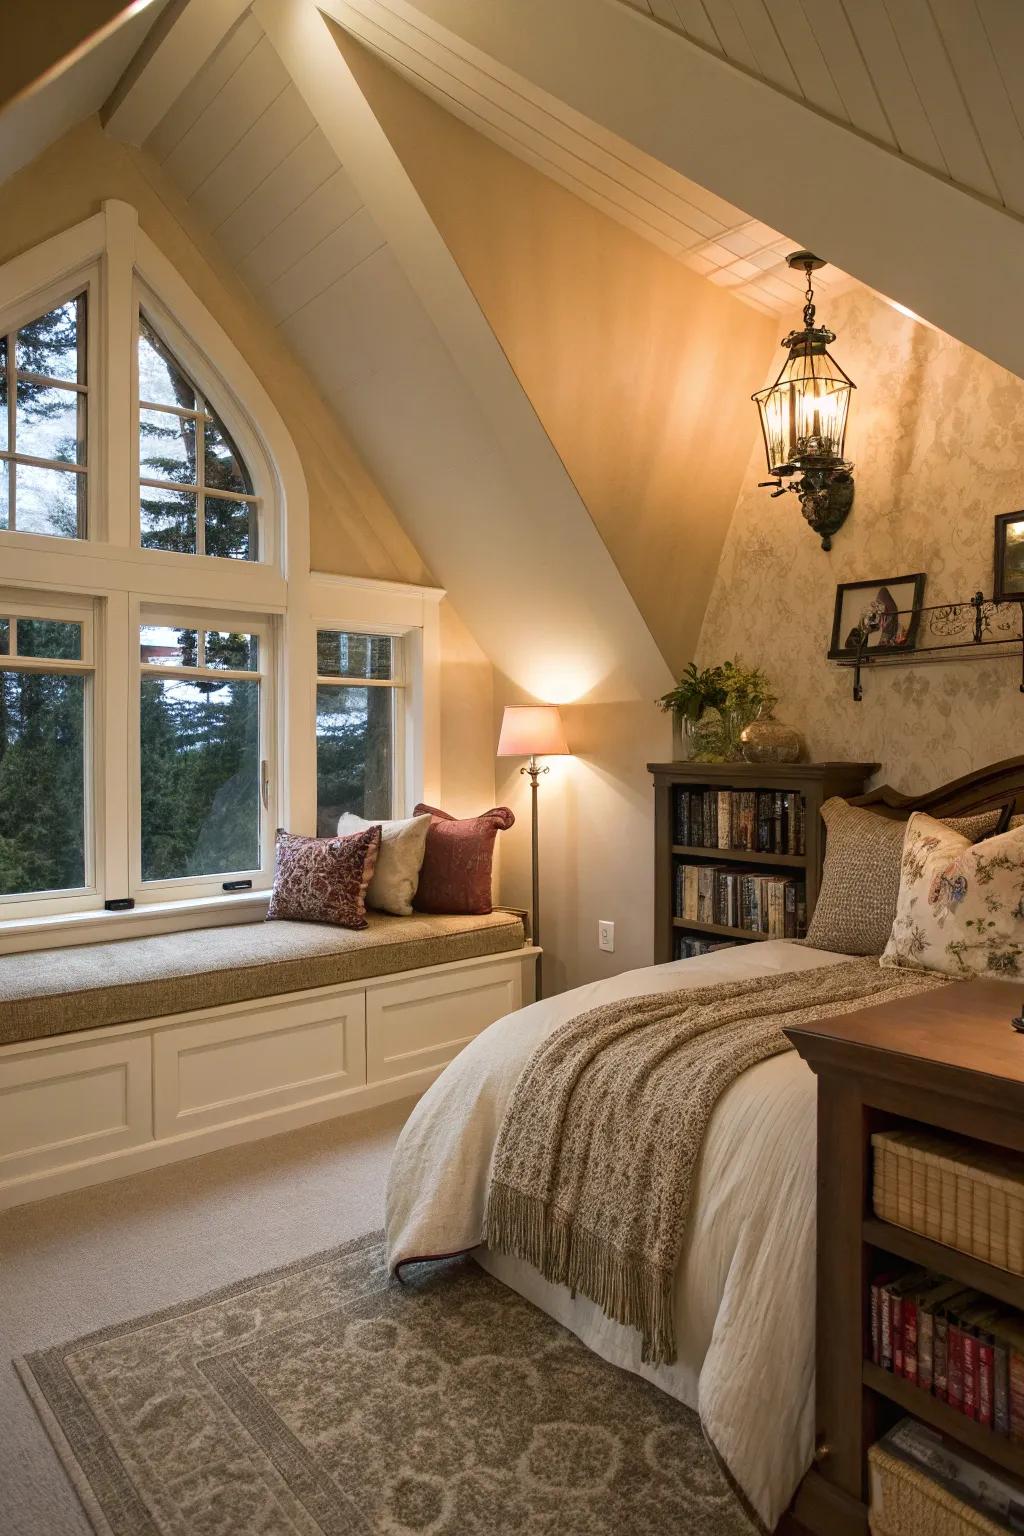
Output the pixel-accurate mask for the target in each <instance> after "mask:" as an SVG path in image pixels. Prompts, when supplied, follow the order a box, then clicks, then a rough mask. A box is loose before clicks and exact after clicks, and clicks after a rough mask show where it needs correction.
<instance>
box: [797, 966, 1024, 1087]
mask: <svg viewBox="0 0 1024 1536" xmlns="http://www.w3.org/2000/svg"><path fill="white" fill-rule="evenodd" d="M1022 1007H1024V980H1021V981H1018V982H1016V983H1014V982H1012V981H961V982H953V983H952V984H951V985H950V986H948V987H942V988H939V989H937V990H935V991H931V992H923V993H921V994H920V995H919V996H916V997H907V998H902V999H901V1000H900V1001H899V1002H892V1003H880V1004H877V1005H876V1006H874V1007H872V1008H864V1009H861V1010H860V1011H858V1012H857V1013H847V1014H843V1015H842V1016H840V1017H839V1018H834V1019H822V1020H821V1021H820V1022H818V1023H814V1024H806V1025H801V1026H800V1028H798V1029H793V1030H787V1031H786V1033H787V1034H788V1035H789V1038H790V1039H791V1040H792V1041H793V1043H794V1045H795V1046H796V1048H797V1050H798V1051H799V1052H800V1054H801V1056H803V1057H804V1058H805V1059H806V1060H807V1061H808V1062H810V1064H811V1066H813V1067H815V1069H816V1070H817V1069H818V1068H819V1067H826V1066H833V1067H835V1066H839V1065H845V1067H846V1068H847V1069H848V1070H849V1069H853V1070H858V1069H860V1068H862V1067H863V1069H864V1070H866V1071H869V1072H872V1073H873V1074H878V1073H881V1072H890V1073H892V1074H893V1076H894V1077H898V1078H903V1079H906V1078H907V1077H908V1076H910V1075H916V1076H917V1077H918V1078H919V1079H920V1080H922V1081H927V1080H931V1082H932V1083H933V1084H935V1085H936V1086H937V1082H936V1079H939V1078H944V1079H945V1080H946V1081H945V1084H944V1086H946V1087H949V1086H951V1080H953V1079H956V1078H959V1079H960V1080H961V1082H962V1081H963V1080H964V1078H965V1077H966V1076H967V1075H972V1076H973V1075H978V1076H982V1077H986V1078H989V1079H992V1078H995V1079H998V1080H999V1082H1000V1083H1001V1084H1003V1085H1004V1086H1005V1088H1006V1089H1007V1090H1008V1091H1009V1093H1011V1094H1012V1096H1013V1097H1014V1098H1017V1096H1018V1094H1019V1093H1020V1092H1021V1091H1024V1034H1018V1033H1017V1031H1016V1030H1014V1029H1012V1028H1011V1027H1010V1019H1011V1018H1012V1017H1013V1016H1014V1015H1015V1014H1020V1012H1021V1010H1022Z"/></svg>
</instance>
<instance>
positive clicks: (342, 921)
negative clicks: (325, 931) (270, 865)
mask: <svg viewBox="0 0 1024 1536" xmlns="http://www.w3.org/2000/svg"><path fill="white" fill-rule="evenodd" d="M379 848H380V827H378V826H373V827H367V829H366V831H365V832H357V833H356V834H355V836H354V837H296V836H294V835H293V834H292V833H291V832H285V831H284V830H283V829H282V828H280V827H279V828H278V831H277V846H276V850H275V858H274V889H273V891H272V892H271V894H270V906H269V907H268V908H267V917H268V918H286V919H288V920H289V921H290V922H293V923H333V924H334V925H335V926H336V927H338V928H365V927H366V888H367V886H368V885H369V883H370V880H371V879H372V877H373V871H374V866H375V865H376V863H377V851H378V849H379Z"/></svg>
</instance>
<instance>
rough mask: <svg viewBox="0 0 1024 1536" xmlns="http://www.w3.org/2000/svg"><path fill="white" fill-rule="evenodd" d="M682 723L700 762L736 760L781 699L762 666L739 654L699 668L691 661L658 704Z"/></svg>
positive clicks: (686, 737)
mask: <svg viewBox="0 0 1024 1536" xmlns="http://www.w3.org/2000/svg"><path fill="white" fill-rule="evenodd" d="M658 703H659V705H660V706H661V708H662V709H663V710H665V711H669V710H671V711H672V713H673V714H674V715H675V716H676V718H677V719H678V720H679V722H680V726H681V730H682V735H683V740H684V742H688V743H689V746H690V749H691V753H692V755H693V756H694V757H695V758H697V760H698V761H699V762H705V763H722V762H732V761H735V760H736V759H738V758H739V757H741V755H742V754H741V751H740V735H741V733H742V731H743V730H744V729H745V727H746V726H748V725H749V724H750V723H751V721H753V720H756V719H757V716H758V715H759V714H760V713H761V711H762V710H764V711H765V713H768V712H769V711H770V710H771V709H772V708H773V707H774V705H775V703H776V695H775V693H774V692H773V691H772V687H771V684H770V682H769V681H768V678H767V677H766V676H765V674H764V672H762V671H761V668H760V667H748V666H747V665H746V664H745V663H744V662H743V661H741V660H740V658H739V657H738V656H737V657H735V658H734V659H733V660H732V661H726V662H723V663H722V665H721V666H717V667H705V668H704V670H703V671H701V670H699V669H698V667H697V665H696V663H695V662H692V661H691V662H690V665H689V666H688V667H687V668H686V671H685V672H684V673H683V675H682V677H681V678H680V679H679V681H678V683H677V684H676V686H675V687H674V688H673V689H671V691H670V692H669V693H666V694H664V695H663V697H662V698H660V699H659V700H658Z"/></svg>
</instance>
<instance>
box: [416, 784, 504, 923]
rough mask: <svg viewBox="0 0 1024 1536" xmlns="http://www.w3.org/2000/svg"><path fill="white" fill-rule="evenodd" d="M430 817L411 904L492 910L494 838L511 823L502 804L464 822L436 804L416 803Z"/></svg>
mask: <svg viewBox="0 0 1024 1536" xmlns="http://www.w3.org/2000/svg"><path fill="white" fill-rule="evenodd" d="M421 814H425V815H429V817H430V828H429V830H428V832H427V851H426V854H425V855H424V859H423V868H422V869H421V870H420V883H419V885H418V887H417V889H416V899H415V901H414V903H413V905H414V906H415V908H416V911H417V912H449V913H459V914H466V915H469V914H478V913H483V912H490V911H491V866H492V864H493V862H494V839H495V838H496V837H497V835H498V833H499V832H504V831H506V830H507V829H508V828H509V827H511V826H512V825H514V823H515V817H514V816H513V814H512V812H511V811H510V810H509V808H508V806H506V805H497V806H495V807H494V809H493V810H490V811H484V813H483V815H482V816H467V817H465V818H463V819H462V820H459V819H457V818H456V817H454V816H449V814H448V812H447V811H439V810H437V808H436V807H435V806H431V805H418V806H417V807H416V815H417V816H419V815H421Z"/></svg>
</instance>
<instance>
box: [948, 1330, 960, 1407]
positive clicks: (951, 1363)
mask: <svg viewBox="0 0 1024 1536" xmlns="http://www.w3.org/2000/svg"><path fill="white" fill-rule="evenodd" d="M946 1380H947V1387H946V1399H947V1401H948V1403H949V1406H950V1407H951V1408H955V1409H956V1410H957V1412H958V1413H963V1411H964V1341H963V1334H962V1333H961V1331H960V1329H959V1328H958V1327H957V1325H956V1323H955V1322H953V1321H952V1320H950V1324H949V1333H948V1335H947V1339H946Z"/></svg>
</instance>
